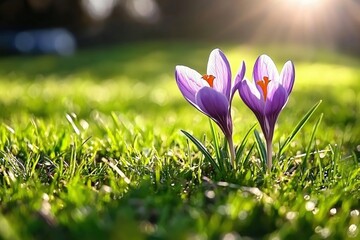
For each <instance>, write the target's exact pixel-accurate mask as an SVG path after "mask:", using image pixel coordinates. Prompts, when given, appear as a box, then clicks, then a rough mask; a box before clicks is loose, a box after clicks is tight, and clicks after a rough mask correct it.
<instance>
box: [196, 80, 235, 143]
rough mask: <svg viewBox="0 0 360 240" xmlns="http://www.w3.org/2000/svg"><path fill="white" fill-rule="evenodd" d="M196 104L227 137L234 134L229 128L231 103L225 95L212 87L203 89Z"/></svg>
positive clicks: (198, 94) (198, 93)
mask: <svg viewBox="0 0 360 240" xmlns="http://www.w3.org/2000/svg"><path fill="white" fill-rule="evenodd" d="M196 104H197V105H198V107H199V108H200V110H201V111H203V112H204V113H205V114H206V115H207V116H209V117H210V118H211V119H213V120H214V121H215V122H216V123H217V124H218V125H219V127H220V128H221V129H222V131H223V132H224V134H225V135H226V136H230V135H231V134H232V129H229V127H231V128H232V126H229V119H230V121H231V117H230V114H229V101H228V99H227V98H226V97H225V95H224V94H222V93H219V92H217V91H216V90H214V89H212V88H210V87H203V88H202V89H200V90H199V91H198V92H197V93H196Z"/></svg>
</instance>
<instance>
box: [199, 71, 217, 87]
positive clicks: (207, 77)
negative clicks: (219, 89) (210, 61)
mask: <svg viewBox="0 0 360 240" xmlns="http://www.w3.org/2000/svg"><path fill="white" fill-rule="evenodd" d="M201 78H202V79H204V80H205V81H207V82H208V84H209V85H210V87H211V88H212V87H213V86H214V79H215V76H213V75H207V74H204V75H203V76H202V77H201Z"/></svg>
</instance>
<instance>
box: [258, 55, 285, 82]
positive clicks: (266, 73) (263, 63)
mask: <svg viewBox="0 0 360 240" xmlns="http://www.w3.org/2000/svg"><path fill="white" fill-rule="evenodd" d="M264 77H268V78H269V80H270V81H278V79H279V72H278V70H277V69H276V66H275V63H274V62H273V60H271V58H270V57H269V56H267V55H261V56H259V57H258V58H257V59H256V62H255V65H254V72H253V78H254V80H255V81H259V80H263V78H264Z"/></svg>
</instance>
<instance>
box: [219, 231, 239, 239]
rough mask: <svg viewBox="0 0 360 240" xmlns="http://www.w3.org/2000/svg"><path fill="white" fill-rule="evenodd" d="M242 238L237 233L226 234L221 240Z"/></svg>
mask: <svg viewBox="0 0 360 240" xmlns="http://www.w3.org/2000/svg"><path fill="white" fill-rule="evenodd" d="M239 238H240V236H239V235H238V234H237V233H235V232H230V233H226V234H225V235H224V236H223V237H222V238H221V239H222V240H236V239H239Z"/></svg>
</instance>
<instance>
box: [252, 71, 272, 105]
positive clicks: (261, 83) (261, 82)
mask: <svg viewBox="0 0 360 240" xmlns="http://www.w3.org/2000/svg"><path fill="white" fill-rule="evenodd" d="M269 82H271V80H269V77H264V80H259V81H257V82H256V84H257V85H259V86H260V87H261V90H262V91H263V95H264V101H265V102H266V97H267V90H268V89H267V87H268V85H269Z"/></svg>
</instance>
